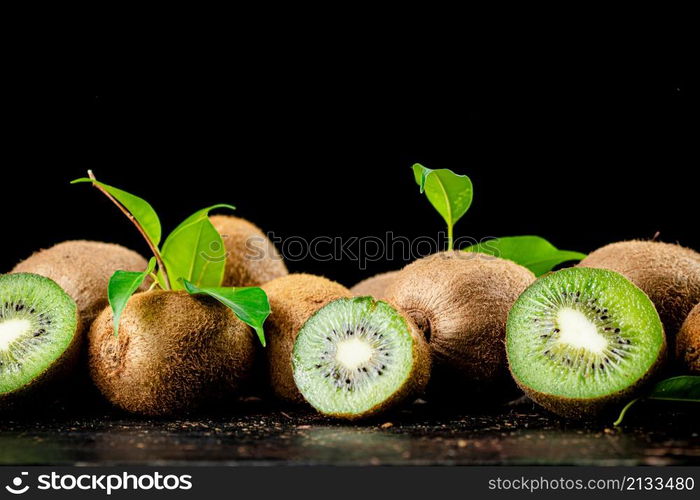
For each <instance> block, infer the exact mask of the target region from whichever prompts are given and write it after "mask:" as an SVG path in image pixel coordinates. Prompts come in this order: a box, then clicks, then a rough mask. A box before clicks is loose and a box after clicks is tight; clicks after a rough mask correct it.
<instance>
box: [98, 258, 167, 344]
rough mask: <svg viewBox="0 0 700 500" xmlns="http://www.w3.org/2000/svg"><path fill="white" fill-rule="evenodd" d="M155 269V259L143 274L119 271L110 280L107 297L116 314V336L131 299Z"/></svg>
mask: <svg viewBox="0 0 700 500" xmlns="http://www.w3.org/2000/svg"><path fill="white" fill-rule="evenodd" d="M155 267H156V259H155V257H154V258H152V259H151V260H150V262H149V263H148V267H147V268H146V270H145V271H143V272H141V273H139V272H134V271H117V272H115V273H114V274H113V275H112V277H111V278H110V280H109V287H108V288H107V297H108V298H109V305H110V306H112V311H113V312H114V335H117V333H118V331H119V318H120V317H121V315H122V311H123V310H124V308H125V307H126V304H127V303H128V302H129V299H130V298H131V296H132V295H133V294H134V292H135V291H136V290H138V288H139V287H140V286H141V284H142V283H143V282H144V280H145V279H146V277H147V276H148V275H149V274H151V273H152V272H153V269H154V268H155Z"/></svg>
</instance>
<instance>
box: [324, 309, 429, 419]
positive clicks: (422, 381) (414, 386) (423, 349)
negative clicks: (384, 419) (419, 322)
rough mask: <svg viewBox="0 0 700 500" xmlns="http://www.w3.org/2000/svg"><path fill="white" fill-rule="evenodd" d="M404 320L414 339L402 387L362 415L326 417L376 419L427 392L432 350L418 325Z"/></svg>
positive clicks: (405, 316)
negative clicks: (408, 370) (410, 364)
mask: <svg viewBox="0 0 700 500" xmlns="http://www.w3.org/2000/svg"><path fill="white" fill-rule="evenodd" d="M389 305H391V306H392V307H394V308H395V309H396V306H395V305H394V304H391V303H389ZM397 310H398V309H397ZM399 311H400V310H399ZM402 318H403V320H404V321H405V322H406V327H407V328H408V330H409V332H410V334H411V338H412V339H413V366H412V369H411V372H410V374H409V375H408V377H406V380H404V383H403V384H402V385H401V387H399V389H398V390H397V391H396V392H395V393H394V394H392V396H391V397H390V398H388V399H386V400H384V401H383V402H382V403H380V404H378V405H376V406H373V407H372V408H370V409H368V410H366V411H364V412H362V413H325V415H327V416H329V417H333V418H337V419H342V420H351V421H353V420H365V419H370V418H375V417H378V416H380V415H383V414H384V413H387V412H389V411H391V410H393V409H394V408H396V407H398V406H400V405H401V404H402V403H406V402H409V401H410V400H411V399H415V398H418V397H420V396H421V395H422V394H423V393H424V392H425V390H426V388H427V386H428V382H429V381H430V371H431V366H432V356H431V355H430V348H429V347H428V343H427V342H426V341H425V337H424V336H423V333H422V332H421V331H420V330H419V329H418V327H417V326H416V324H415V323H414V322H413V321H412V320H411V319H410V318H409V317H408V316H407V315H405V314H402Z"/></svg>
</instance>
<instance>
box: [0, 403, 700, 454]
mask: <svg viewBox="0 0 700 500" xmlns="http://www.w3.org/2000/svg"><path fill="white" fill-rule="evenodd" d="M696 411H697V410H695V409H694V408H680V409H678V408H669V407H668V406H663V405H659V404H656V405H652V404H651V403H649V404H645V405H640V406H639V407H638V408H636V409H635V410H634V411H633V412H631V414H630V415H629V417H628V420H627V421H626V422H627V423H626V425H625V426H624V427H622V428H614V427H612V425H611V424H610V421H609V420H608V421H606V422H602V423H598V424H581V423H573V422H567V421H564V420H561V419H558V418H556V417H554V416H552V415H550V414H547V413H546V412H544V411H541V410H539V409H537V408H536V407H535V406H534V405H532V403H529V402H524V403H521V404H519V405H517V406H509V407H503V408H500V409H496V410H493V411H491V412H489V413H482V414H473V413H470V412H468V411H460V412H447V411H443V410H440V409H439V408H433V407H431V406H430V405H428V404H420V403H416V404H414V405H412V406H411V407H410V408H408V409H406V410H404V411H401V412H399V413H397V414H394V415H392V416H390V417H386V418H384V419H381V420H377V421H374V422H367V423H363V424H347V423H339V422H335V421H331V420H327V419H325V418H323V417H320V416H318V415H316V414H314V413H313V412H311V411H309V410H305V409H280V408H278V407H268V406H267V405H266V404H265V403H264V402H263V401H260V400H257V399H251V400H248V401H246V402H244V403H241V404H240V405H239V406H237V407H236V408H234V409H230V410H227V411H226V412H220V413H219V414H216V415H214V416H212V415H211V414H210V415H209V416H197V417H194V416H193V417H189V418H181V419H168V420H159V419H142V418H134V417H132V416H126V415H124V414H118V413H115V412H113V411H110V410H106V409H98V410H96V411H93V412H92V414H89V415H86V414H85V413H83V414H82V415H77V416H76V415H75V414H73V415H71V414H70V412H68V413H61V412H59V413H60V414H59V415H57V416H54V417H51V416H48V415H46V414H45V413H50V412H48V411H46V412H43V413H44V414H43V415H40V417H38V418H36V417H29V416H19V415H16V416H7V415H4V416H1V417H0V464H1V465H10V464H15V465H29V464H52V465H74V464H84V465H99V464H102V465H106V464H131V465H137V464H139V465H185V464H198V465H207V464H218V465H283V464H294V465H316V464H318V465H328V464H334V465H431V464H438V465H452V464H461V465H470V464H480V465H494V464H503V465H525V464H547V465H554V464H557V465H559V464H582V465H640V464H646V465H681V464H686V465H687V464H695V465H698V464H700V436H699V433H700V415H699V414H698V413H696ZM39 413H41V412H39Z"/></svg>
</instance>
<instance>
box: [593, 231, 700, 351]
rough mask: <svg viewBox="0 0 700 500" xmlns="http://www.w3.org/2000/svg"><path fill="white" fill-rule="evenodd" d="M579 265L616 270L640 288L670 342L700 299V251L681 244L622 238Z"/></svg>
mask: <svg viewBox="0 0 700 500" xmlns="http://www.w3.org/2000/svg"><path fill="white" fill-rule="evenodd" d="M579 266H581V267H595V268H599V269H608V270H610V271H616V272H618V273H620V274H622V275H623V276H625V277H626V278H627V279H629V280H630V281H631V282H632V283H634V284H635V285H637V286H638V287H639V288H641V289H642V290H643V291H644V293H646V294H647V295H648V296H649V298H650V299H651V301H652V302H653V303H654V305H655V306H656V309H657V310H658V311H659V316H660V317H661V322H662V323H663V324H664V329H665V330H666V334H667V335H668V340H669V343H670V345H673V340H674V338H675V335H676V333H677V332H678V330H679V328H680V327H681V324H682V323H683V321H684V320H685V318H686V317H687V316H688V314H689V313H690V310H691V309H692V308H693V306H695V304H697V303H698V302H700V253H698V252H696V251H694V250H691V249H689V248H684V247H682V246H680V245H674V244H670V243H662V242H659V241H639V240H633V241H621V242H618V243H612V244H610V245H606V246H604V247H602V248H599V249H598V250H596V251H594V252H592V253H591V254H590V255H588V257H586V258H585V259H583V260H582V261H581V262H580V264H579Z"/></svg>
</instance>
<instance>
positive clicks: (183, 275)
mask: <svg viewBox="0 0 700 500" xmlns="http://www.w3.org/2000/svg"><path fill="white" fill-rule="evenodd" d="M217 208H228V209H231V210H235V209H236V207H234V206H231V205H225V204H220V205H214V206H211V207H207V208H204V209H202V210H199V211H198V212H195V213H194V214H192V215H191V216H189V217H188V218H187V219H185V221H184V222H182V224H180V225H179V226H178V227H177V228H175V230H174V231H173V232H172V233H170V236H168V237H167V239H166V240H165V243H164V244H163V250H162V252H161V255H162V256H163V261H164V262H165V267H166V269H167V271H168V277H169V278H170V282H171V284H172V286H173V288H174V289H175V290H181V289H182V288H183V284H182V281H181V280H187V281H190V282H192V283H194V284H195V286H201V287H212V286H213V287H217V286H220V285H221V282H222V281H223V279H224V269H225V267H226V247H225V246H224V242H223V240H222V238H221V235H220V234H219V232H218V231H217V230H216V228H215V227H214V226H213V224H212V223H211V221H210V220H209V212H211V211H212V210H214V209H217Z"/></svg>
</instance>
